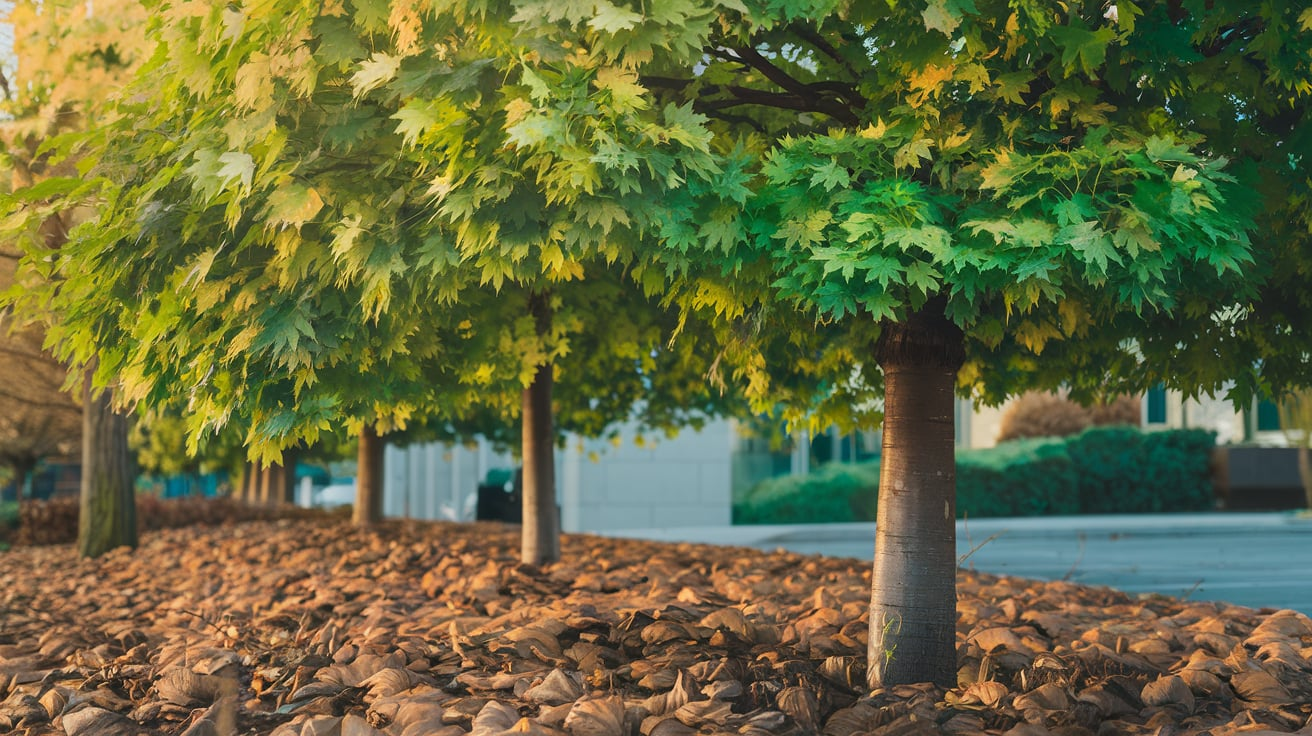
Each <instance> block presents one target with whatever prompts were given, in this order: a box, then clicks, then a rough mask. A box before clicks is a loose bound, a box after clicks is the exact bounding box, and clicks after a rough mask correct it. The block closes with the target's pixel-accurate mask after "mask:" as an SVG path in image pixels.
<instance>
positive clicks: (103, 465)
mask: <svg viewBox="0 0 1312 736" xmlns="http://www.w3.org/2000/svg"><path fill="white" fill-rule="evenodd" d="M132 476H133V468H132V456H131V454H130V453H129V451H128V418H127V417H125V416H123V415H122V414H119V413H118V412H116V411H114V408H113V406H112V405H111V404H110V396H109V392H108V391H104V392H101V393H100V395H99V396H92V394H91V377H90V375H88V376H87V379H86V387H85V388H84V389H83V394H82V484H81V502H80V504H79V509H78V524H77V549H78V554H80V555H82V556H83V557H98V556H99V555H102V554H104V553H106V552H108V551H109V550H111V549H114V548H115V547H122V546H128V547H136V546H137V500H136V496H135V495H134V491H133V487H132V481H133V478H132Z"/></svg>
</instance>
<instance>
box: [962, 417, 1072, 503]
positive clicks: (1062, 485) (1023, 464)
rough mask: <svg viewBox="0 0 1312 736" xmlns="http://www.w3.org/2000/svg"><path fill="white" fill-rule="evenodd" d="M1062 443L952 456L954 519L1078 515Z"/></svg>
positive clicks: (1022, 443)
mask: <svg viewBox="0 0 1312 736" xmlns="http://www.w3.org/2000/svg"><path fill="white" fill-rule="evenodd" d="M1077 475H1078V474H1077V472H1076V468H1075V466H1074V464H1073V463H1072V462H1071V458H1070V455H1068V454H1067V453H1066V441H1065V440H1064V439H1061V438H1054V437H1048V438H1041V439H1029V440H1015V441H1012V442H1006V443H1003V444H1001V445H998V446H997V447H994V448H989V449H983V450H965V451H963V452H959V453H957V516H958V517H967V518H969V517H982V516H1043V515H1047V514H1073V513H1077V512H1078V511H1079V480H1078V477H1077Z"/></svg>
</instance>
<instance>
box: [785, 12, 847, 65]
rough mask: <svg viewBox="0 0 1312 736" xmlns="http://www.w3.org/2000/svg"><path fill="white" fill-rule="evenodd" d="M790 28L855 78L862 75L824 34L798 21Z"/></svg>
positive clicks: (794, 33) (789, 28)
mask: <svg viewBox="0 0 1312 736" xmlns="http://www.w3.org/2000/svg"><path fill="white" fill-rule="evenodd" d="M788 30H789V31H792V33H793V35H794V36H797V37H798V38H800V39H802V40H803V41H806V42H807V43H809V44H811V45H812V46H814V47H816V49H818V50H819V51H820V53H822V54H824V55H825V56H828V57H829V58H831V59H833V60H834V61H836V62H838V63H839V64H841V65H842V67H843V69H845V70H847V73H848V74H851V75H852V78H853V79H855V78H857V77H860V76H861V75H860V74H858V73H857V71H856V69H855V68H854V67H853V66H852V64H851V62H849V61H848V60H847V59H846V58H844V57H843V55H842V54H840V53H838V49H837V48H835V47H834V45H833V44H831V43H829V41H828V40H827V39H826V38H825V37H824V36H821V35H820V34H819V33H817V32H816V31H815V30H813V29H811V28H807V27H806V26H805V25H803V24H802V23H798V22H796V21H794V22H793V23H792V24H790V25H789V26H788Z"/></svg>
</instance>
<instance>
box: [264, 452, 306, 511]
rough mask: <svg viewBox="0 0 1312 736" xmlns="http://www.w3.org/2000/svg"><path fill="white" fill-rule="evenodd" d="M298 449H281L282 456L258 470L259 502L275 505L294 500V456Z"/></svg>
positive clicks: (293, 501) (289, 502) (297, 453)
mask: <svg viewBox="0 0 1312 736" xmlns="http://www.w3.org/2000/svg"><path fill="white" fill-rule="evenodd" d="M299 454H300V453H299V451H298V450H296V449H294V448H292V449H287V450H283V452H282V457H281V458H280V459H279V460H277V461H276V462H272V463H269V464H268V465H266V466H265V467H264V469H263V470H262V471H261V472H260V503H261V504H263V505H265V506H277V505H280V504H291V503H295V502H296V458H297V456H298V455H299Z"/></svg>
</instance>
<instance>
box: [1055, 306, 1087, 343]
mask: <svg viewBox="0 0 1312 736" xmlns="http://www.w3.org/2000/svg"><path fill="white" fill-rule="evenodd" d="M1057 313H1058V314H1059V315H1060V316H1061V330H1062V332H1063V333H1065V335H1066V336H1067V337H1074V336H1075V335H1076V333H1077V332H1079V333H1083V332H1084V329H1083V328H1084V327H1086V326H1087V325H1088V324H1089V310H1087V309H1085V308H1084V304H1083V303H1081V302H1078V301H1076V300H1074V299H1063V300H1062V301H1061V303H1059V304H1058V305H1057Z"/></svg>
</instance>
